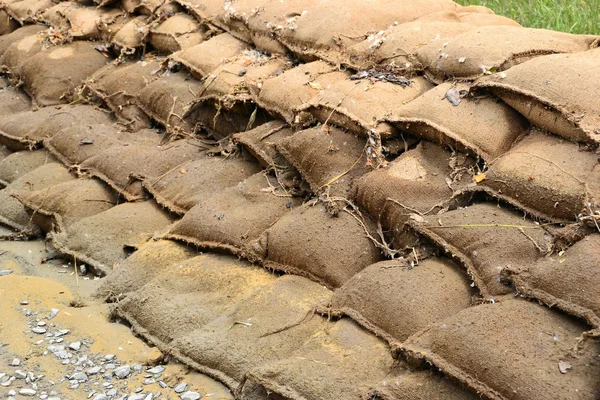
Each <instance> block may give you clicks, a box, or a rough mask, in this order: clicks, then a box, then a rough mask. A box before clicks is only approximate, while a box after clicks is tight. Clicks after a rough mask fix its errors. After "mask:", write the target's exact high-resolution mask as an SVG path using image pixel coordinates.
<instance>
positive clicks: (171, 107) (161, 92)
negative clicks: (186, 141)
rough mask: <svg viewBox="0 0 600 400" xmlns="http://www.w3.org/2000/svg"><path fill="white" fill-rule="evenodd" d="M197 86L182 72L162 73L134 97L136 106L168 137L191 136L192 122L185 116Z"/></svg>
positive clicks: (195, 95) (194, 98) (194, 125)
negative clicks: (172, 135)
mask: <svg viewBox="0 0 600 400" xmlns="http://www.w3.org/2000/svg"><path fill="white" fill-rule="evenodd" d="M201 87H202V86H201V83H200V82H199V81H197V80H195V79H194V78H192V76H191V75H190V74H188V73H186V72H184V71H180V72H177V73H171V72H166V73H165V74H164V75H162V76H161V77H159V78H156V79H154V80H153V81H152V82H150V83H149V84H148V85H146V87H145V88H143V89H141V90H140V91H139V92H138V93H137V98H136V103H137V105H138V106H139V107H140V108H141V109H142V110H143V111H144V112H145V113H146V114H147V115H149V116H150V117H151V118H152V119H154V120H155V121H157V122H158V123H160V124H161V125H162V126H164V127H165V128H166V130H167V132H169V133H171V134H178V133H181V134H184V135H186V134H191V133H194V132H195V130H196V121H195V120H194V119H193V118H188V113H189V112H190V108H191V106H192V105H193V103H194V101H195V100H196V99H197V94H198V93H200V89H201Z"/></svg>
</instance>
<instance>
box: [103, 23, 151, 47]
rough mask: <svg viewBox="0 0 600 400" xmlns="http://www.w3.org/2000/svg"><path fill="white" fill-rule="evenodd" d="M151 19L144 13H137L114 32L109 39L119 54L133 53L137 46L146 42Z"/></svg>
mask: <svg viewBox="0 0 600 400" xmlns="http://www.w3.org/2000/svg"><path fill="white" fill-rule="evenodd" d="M150 21H151V19H150V18H149V17H148V16H145V15H138V16H136V17H135V18H133V19H131V20H129V21H128V22H127V23H125V24H124V25H123V26H121V28H120V29H119V30H118V31H117V32H116V33H115V35H114V36H113V38H112V40H111V41H110V43H111V45H113V46H114V47H115V48H116V49H117V51H119V53H120V54H121V55H130V54H134V53H135V52H136V50H137V49H138V48H141V47H142V46H144V45H145V44H146V38H147V36H148V33H149V31H150V27H149V24H150Z"/></svg>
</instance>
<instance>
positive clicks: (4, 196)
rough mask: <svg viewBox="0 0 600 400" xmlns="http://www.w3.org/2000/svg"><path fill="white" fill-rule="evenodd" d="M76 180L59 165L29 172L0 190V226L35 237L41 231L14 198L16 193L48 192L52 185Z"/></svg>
mask: <svg viewBox="0 0 600 400" xmlns="http://www.w3.org/2000/svg"><path fill="white" fill-rule="evenodd" d="M72 179H75V178H74V177H73V176H72V175H71V174H69V170H67V169H66V168H65V167H63V166H62V165H60V164H58V163H49V164H46V165H42V166H41V167H38V168H36V169H34V170H33V171H31V172H28V173H26V174H24V175H23V176H21V177H20V178H18V179H16V180H15V181H13V182H12V183H10V184H9V185H8V186H6V188H4V189H3V190H0V204H2V207H1V208H0V224H3V225H6V226H8V227H10V228H12V229H14V230H16V231H18V232H21V233H23V234H25V235H33V234H35V233H37V232H39V229H38V228H37V227H36V226H35V225H34V224H33V222H32V220H31V218H30V216H29V214H27V211H26V210H25V207H24V206H23V204H22V203H21V202H20V201H19V200H17V199H16V198H14V197H12V195H11V194H12V193H13V192H16V191H35V190H44V189H45V190H48V188H49V187H50V186H52V185H56V184H59V183H62V182H67V181H70V180H72Z"/></svg>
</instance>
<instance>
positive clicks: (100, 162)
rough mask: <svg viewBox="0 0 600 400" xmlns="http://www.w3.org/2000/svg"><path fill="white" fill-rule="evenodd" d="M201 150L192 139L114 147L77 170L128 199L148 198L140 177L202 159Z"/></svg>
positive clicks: (153, 175) (157, 173) (161, 172)
mask: <svg viewBox="0 0 600 400" xmlns="http://www.w3.org/2000/svg"><path fill="white" fill-rule="evenodd" d="M203 150H204V149H203V147H202V145H201V144H199V143H196V142H195V141H193V140H192V139H190V140H178V141H175V142H172V143H168V144H166V145H164V146H149V145H139V144H135V145H129V146H114V147H111V148H109V149H107V150H105V151H103V152H101V153H100V154H98V155H96V156H93V157H91V158H89V159H87V160H85V161H84V162H82V163H81V165H80V169H81V171H83V172H85V173H88V174H89V175H91V176H95V177H97V178H98V179H100V180H102V181H104V182H106V183H107V184H108V185H109V186H111V187H112V188H113V189H115V190H116V191H117V192H119V194H120V195H122V196H123V197H124V198H125V199H126V200H127V201H137V200H142V199H145V198H146V197H147V193H146V191H145V190H144V188H143V187H142V182H141V180H143V179H144V178H152V177H154V178H155V179H156V178H158V177H160V176H161V175H163V174H165V173H167V172H169V171H171V170H174V169H178V170H179V169H180V168H181V167H182V166H183V165H184V164H185V163H186V162H187V161H190V160H197V159H200V158H204V157H205V155H204V153H203Z"/></svg>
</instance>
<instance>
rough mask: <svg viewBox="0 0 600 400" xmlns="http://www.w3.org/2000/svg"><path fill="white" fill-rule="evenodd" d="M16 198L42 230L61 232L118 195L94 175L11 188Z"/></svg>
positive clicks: (106, 208)
mask: <svg viewBox="0 0 600 400" xmlns="http://www.w3.org/2000/svg"><path fill="white" fill-rule="evenodd" d="M11 195H12V196H13V197H15V198H17V199H18V200H19V201H20V202H21V203H23V205H24V206H25V208H26V209H27V213H28V214H29V215H30V216H31V219H32V220H33V222H34V223H35V224H36V225H37V226H39V227H40V228H41V229H42V231H44V232H52V231H56V232H60V231H63V230H65V229H66V228H68V227H69V226H70V225H71V224H73V223H75V222H77V221H79V220H80V219H82V218H86V217H91V216H92V215H96V214H100V213H101V212H103V211H106V210H108V209H109V208H111V207H113V206H114V205H115V204H116V200H117V196H116V194H115V193H114V192H113V191H112V190H110V188H109V187H108V186H106V185H105V184H103V183H102V182H100V181H98V180H95V179H77V180H71V181H68V182H64V183H59V184H57V185H54V186H50V187H48V188H47V189H42V190H36V191H28V190H14V191H12V192H11Z"/></svg>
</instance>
